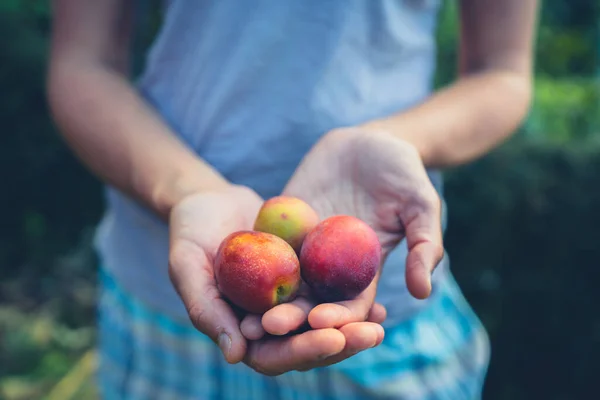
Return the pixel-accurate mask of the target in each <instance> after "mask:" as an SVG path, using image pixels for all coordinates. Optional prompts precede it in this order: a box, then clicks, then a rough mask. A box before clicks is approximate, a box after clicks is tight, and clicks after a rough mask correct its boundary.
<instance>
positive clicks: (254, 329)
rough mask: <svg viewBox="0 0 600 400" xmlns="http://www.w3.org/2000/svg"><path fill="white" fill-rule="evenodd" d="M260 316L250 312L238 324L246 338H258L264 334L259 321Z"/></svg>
mask: <svg viewBox="0 0 600 400" xmlns="http://www.w3.org/2000/svg"><path fill="white" fill-rule="evenodd" d="M260 319H261V316H260V315H255V314H250V315H246V316H245V317H244V319H243V320H242V323H241V324H240V330H241V331H242V335H244V337H245V338H246V339H248V340H258V339H260V338H262V337H263V336H264V335H265V333H266V332H265V329H264V328H263V326H262V324H261V322H260Z"/></svg>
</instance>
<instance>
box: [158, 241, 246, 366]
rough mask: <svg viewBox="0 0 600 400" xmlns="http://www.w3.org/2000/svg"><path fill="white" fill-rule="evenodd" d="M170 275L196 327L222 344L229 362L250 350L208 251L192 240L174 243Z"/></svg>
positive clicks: (234, 361)
mask: <svg viewBox="0 0 600 400" xmlns="http://www.w3.org/2000/svg"><path fill="white" fill-rule="evenodd" d="M169 277H170V279H171V282H172V283H173V286H174V287H175V289H176V291H177V293H178V294H179V296H180V297H181V299H182V301H183V303H184V305H185V307H186V310H187V312H188V314H189V317H190V320H191V322H192V323H193V324H194V326H195V327H196V329H198V330H199V331H201V332H202V333H204V334H206V335H207V336H209V337H210V338H211V339H212V340H213V341H214V342H215V343H217V344H218V345H219V347H220V348H221V351H222V352H223V356H224V357H225V359H226V360H227V362H229V363H238V362H240V361H241V360H242V359H243V357H244V354H245V353H246V339H245V338H244V336H243V335H242V333H241V331H240V329H239V320H238V318H237V317H236V315H235V314H234V312H233V310H232V309H231V307H230V306H229V305H228V304H227V302H225V301H224V300H223V299H222V298H221V297H220V293H219V291H218V289H217V287H216V285H215V281H214V278H213V275H212V266H211V265H210V263H209V261H208V258H207V257H206V254H205V253H204V251H202V250H201V249H200V248H199V247H197V246H196V245H195V244H193V243H191V242H187V241H179V242H176V243H173V245H172V248H171V253H170V259H169Z"/></svg>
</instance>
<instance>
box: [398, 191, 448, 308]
mask: <svg viewBox="0 0 600 400" xmlns="http://www.w3.org/2000/svg"><path fill="white" fill-rule="evenodd" d="M432 190H433V189H432ZM433 191H434V190H433ZM434 192H435V191H434ZM407 214H408V215H405V216H400V217H401V219H402V220H403V222H404V226H405V229H406V241H407V245H408V256H407V258H406V285H407V287H408V290H409V292H410V293H411V294H412V295H413V296H414V297H416V298H417V299H425V298H427V297H429V295H430V294H431V274H432V273H433V270H434V269H435V267H436V266H437V265H438V263H439V262H440V261H441V260H442V257H443V256H444V247H443V244H442V227H441V208H440V200H439V197H438V196H437V193H435V194H431V195H429V196H427V197H424V198H422V199H421V200H419V204H418V205H415V206H413V207H410V208H408V213H407ZM403 217H404V218H403Z"/></svg>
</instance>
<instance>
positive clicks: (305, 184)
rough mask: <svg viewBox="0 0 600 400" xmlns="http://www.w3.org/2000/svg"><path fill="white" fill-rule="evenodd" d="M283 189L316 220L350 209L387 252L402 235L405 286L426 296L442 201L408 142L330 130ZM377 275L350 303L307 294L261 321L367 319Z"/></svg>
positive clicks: (272, 327)
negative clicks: (321, 301) (406, 249)
mask: <svg viewBox="0 0 600 400" xmlns="http://www.w3.org/2000/svg"><path fill="white" fill-rule="evenodd" d="M284 192H285V194H287V195H290V196H295V197H299V198H301V199H304V200H305V201H307V202H308V203H309V204H310V205H311V206H313V208H315V210H316V211H317V212H318V213H319V216H320V217H321V218H326V217H328V216H332V215H336V214H338V215H339V214H347V215H353V216H355V217H358V218H360V219H362V220H363V221H365V222H366V223H368V224H369V225H370V226H371V227H372V228H373V229H374V230H375V231H376V233H377V234H378V237H379V239H380V241H381V244H382V247H383V252H384V257H386V256H387V255H388V254H389V252H390V251H391V250H392V249H393V248H394V247H395V246H396V245H397V244H398V243H399V242H400V241H401V240H402V239H404V238H405V236H406V237H407V239H408V246H409V249H410V251H409V256H408V259H407V268H406V281H407V286H408V288H409V290H410V291H411V293H413V294H414V295H415V296H416V297H421V298H423V297H426V296H428V294H429V290H430V287H429V274H430V272H431V270H432V269H433V267H434V266H435V265H436V264H437V263H438V262H439V260H440V259H441V256H442V250H441V249H442V247H441V228H440V226H439V222H440V221H439V219H440V215H439V214H440V212H439V207H440V202H439V198H438V196H437V193H436V192H435V189H434V188H433V186H432V185H431V183H430V182H429V179H428V176H427V173H426V171H425V169H424V167H423V165H422V164H421V161H420V158H419V156H418V154H417V152H416V150H415V149H414V148H413V147H412V146H410V145H408V144H406V143H404V142H402V141H400V140H398V139H396V138H394V137H392V136H389V135H387V134H384V133H381V134H380V133H366V132H362V131H360V130H354V129H352V130H351V129H343V130H338V131H333V132H331V133H329V134H328V135H326V137H325V138H324V139H323V140H321V141H320V142H319V143H318V144H317V145H316V146H315V148H313V149H312V150H311V152H310V153H309V154H308V155H307V156H306V157H305V159H304V160H303V161H302V163H301V165H300V166H299V167H298V169H297V171H296V173H295V175H294V176H293V177H292V179H291V180H290V182H289V183H288V185H287V187H286V188H285V191H284ZM378 279H379V274H378V276H377V277H376V278H375V280H374V281H373V282H372V284H371V285H370V286H369V287H368V288H367V289H366V290H365V291H364V292H363V293H361V294H360V295H359V296H358V297H357V298H356V299H353V300H350V301H343V302H339V303H333V304H320V305H316V304H315V302H313V301H311V299H310V294H308V295H307V296H305V297H303V298H300V299H298V300H297V301H296V302H294V304H288V305H280V306H278V307H275V308H274V309H272V310H270V311H269V312H267V313H266V314H265V316H264V317H263V319H262V323H263V326H264V328H265V330H266V331H267V332H270V333H280V334H281V333H285V332H287V331H289V330H293V329H297V328H298V327H299V326H300V325H301V324H303V323H304V321H306V320H308V322H309V323H310V325H311V327H312V328H329V327H342V326H344V325H346V324H348V323H353V322H358V321H364V320H365V318H367V315H368V313H369V310H371V307H372V305H373V302H374V300H375V295H376V291H377V283H378ZM315 305H316V307H314V306H315ZM313 307H314V308H313ZM298 309H300V310H301V311H299V310H298ZM286 314H287V315H290V314H293V315H297V316H298V317H297V318H294V319H292V318H289V317H286Z"/></svg>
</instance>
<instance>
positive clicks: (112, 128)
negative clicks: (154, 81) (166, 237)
mask: <svg viewBox="0 0 600 400" xmlns="http://www.w3.org/2000/svg"><path fill="white" fill-rule="evenodd" d="M49 100H50V104H51V108H52V112H53V115H54V118H55V121H56V123H57V125H58V127H59V130H60V132H61V134H62V135H63V137H64V138H65V140H66V142H67V143H68V145H69V146H70V147H71V148H72V149H73V151H74V152H75V154H76V155H77V156H78V157H79V158H80V159H81V160H82V162H83V163H84V164H85V165H86V166H87V167H88V168H89V169H90V170H91V171H92V172H93V173H94V174H95V175H96V176H98V177H99V178H100V179H101V180H103V181H104V182H106V183H108V184H110V185H112V186H114V187H116V188H118V189H119V190H121V191H122V192H124V193H125V194H127V195H129V196H130V197H132V198H134V199H135V200H137V201H139V202H140V203H142V204H143V205H145V206H146V207H148V208H150V209H151V210H152V211H154V212H155V213H156V214H158V215H159V216H160V217H161V218H163V219H167V218H168V215H169V212H170V210H171V208H172V207H173V205H174V204H176V203H177V202H178V201H179V200H180V199H181V198H183V197H184V196H186V195H187V194H190V193H192V192H196V191H202V190H210V189H214V188H219V187H222V186H226V185H227V182H226V181H225V179H224V178H223V177H222V176H220V175H219V174H218V173H217V172H216V171H215V170H214V169H213V168H211V167H210V166H209V165H208V164H206V163H205V162H203V161H202V160H201V159H199V158H198V157H197V156H196V155H195V154H194V153H193V152H192V151H190V150H189V149H188V148H187V147H186V146H185V145H184V144H183V143H182V142H181V141H179V139H178V138H177V137H176V136H175V135H174V134H173V133H172V132H171V131H170V130H169V128H168V127H167V125H166V124H165V123H163V121H162V120H161V119H160V118H159V117H158V116H157V115H156V114H155V113H154V112H153V110H152V109H151V108H150V107H149V106H148V105H146V104H145V102H144V101H143V100H142V98H141V97H140V96H138V94H137V93H136V91H135V90H134V88H133V87H132V86H131V85H130V84H129V83H128V82H127V80H126V78H125V77H123V76H122V75H120V74H119V73H118V72H116V71H113V70H111V69H110V68H108V67H103V66H96V65H89V63H87V64H86V63H83V62H79V63H78V62H77V61H74V60H73V61H70V60H63V61H60V62H57V63H55V64H54V65H52V67H51V70H50V75H49Z"/></svg>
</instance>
